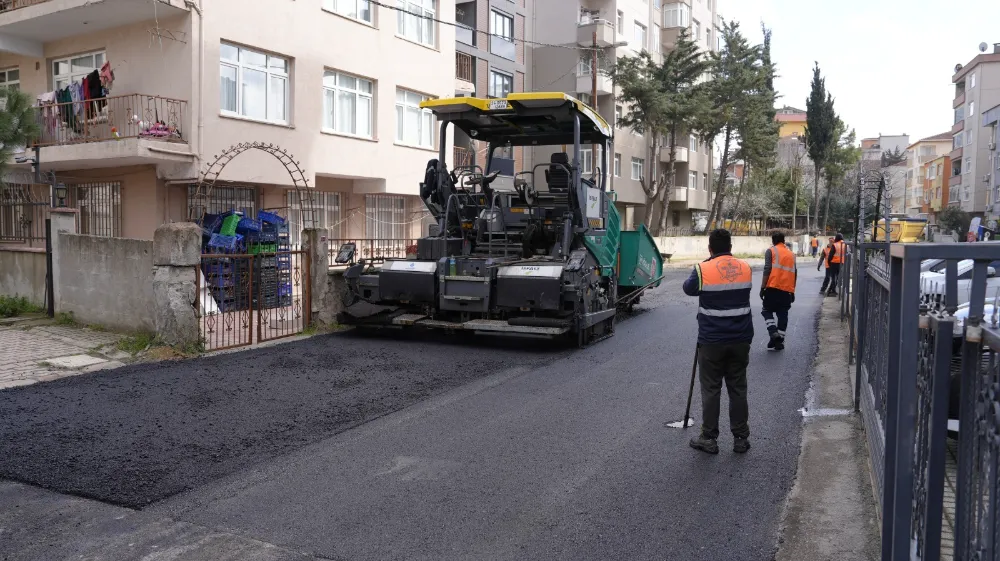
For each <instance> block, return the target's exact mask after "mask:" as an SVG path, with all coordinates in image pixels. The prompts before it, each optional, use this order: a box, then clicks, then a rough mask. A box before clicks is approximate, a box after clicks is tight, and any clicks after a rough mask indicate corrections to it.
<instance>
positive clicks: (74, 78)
mask: <svg viewBox="0 0 1000 561" xmlns="http://www.w3.org/2000/svg"><path fill="white" fill-rule="evenodd" d="M106 59H107V56H106V55H105V54H104V51H99V52H94V53H88V54H85V55H77V56H73V57H66V58H60V59H56V60H53V61H52V85H53V86H54V87H55V89H57V90H61V89H63V88H65V87H66V86H68V85H70V84H72V83H73V82H79V81H81V80H83V79H84V78H85V77H86V76H87V75H88V74H90V73H91V72H93V71H95V70H100V69H101V66H104V61H105V60H106Z"/></svg>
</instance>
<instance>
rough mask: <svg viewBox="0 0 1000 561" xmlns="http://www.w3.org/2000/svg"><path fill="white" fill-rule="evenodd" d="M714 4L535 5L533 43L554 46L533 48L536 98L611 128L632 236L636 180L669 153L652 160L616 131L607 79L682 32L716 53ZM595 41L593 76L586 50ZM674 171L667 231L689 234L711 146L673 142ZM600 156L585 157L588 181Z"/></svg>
mask: <svg viewBox="0 0 1000 561" xmlns="http://www.w3.org/2000/svg"><path fill="white" fill-rule="evenodd" d="M717 4H718V0H679V1H676V2H665V1H662V0H559V1H558V2H556V1H549V2H537V3H536V4H535V9H534V12H533V18H534V21H535V24H534V29H535V36H534V39H535V41H538V42H541V43H546V44H550V45H556V46H537V47H535V48H534V49H532V51H533V59H532V64H531V70H530V72H529V73H530V74H532V75H533V80H534V84H533V87H534V89H535V90H536V91H563V92H567V93H569V94H571V95H574V96H576V97H577V98H579V99H581V100H583V101H584V102H586V103H588V104H590V105H591V106H593V107H594V108H596V109H597V110H598V112H599V113H600V114H601V116H602V117H604V119H605V120H607V121H608V122H609V123H612V124H613V125H614V128H615V140H614V145H613V146H614V152H613V154H610V157H609V158H607V160H608V163H607V166H606V167H607V168H608V169H606V170H602V171H603V172H604V173H610V176H609V178H608V179H609V181H610V185H611V186H612V188H613V189H614V191H615V192H616V193H617V202H616V205H617V207H618V210H619V212H620V213H621V215H622V222H623V224H624V227H626V228H628V229H632V228H634V227H635V226H636V225H637V224H640V223H642V221H643V220H644V219H645V216H646V212H647V209H646V205H645V203H646V198H645V194H644V192H643V190H642V187H641V185H640V182H639V179H640V178H641V177H647V176H648V171H649V166H658V167H660V168H662V167H664V166H665V165H666V163H667V162H668V161H669V153H670V151H669V147H668V146H667V147H664V148H663V149H662V150H661V151H660V153H659V154H650V146H651V139H650V138H649V137H648V135H646V136H643V135H638V134H636V133H634V132H633V131H631V130H629V129H625V128H622V126H621V125H620V121H621V117H622V115H623V114H624V112H625V111H626V108H625V107H622V105H621V104H620V103H618V102H617V101H616V98H617V94H618V93H620V92H619V90H618V89H616V87H615V85H614V84H613V83H612V80H611V79H610V77H609V70H610V68H612V67H613V66H614V63H615V61H616V60H617V59H618V58H619V57H624V56H636V55H637V54H638V53H639V52H641V51H643V50H645V51H647V52H649V53H650V54H651V55H652V56H653V58H654V59H656V60H657V61H660V60H662V56H663V55H664V53H666V52H669V50H670V49H672V48H673V47H674V46H675V45H676V40H677V36H678V34H679V32H680V30H681V29H684V28H687V29H689V31H690V33H691V36H692V37H693V38H695V39H696V40H697V41H698V44H699V46H700V47H701V48H702V49H703V50H705V51H717V50H718V48H719V25H718V21H719V18H718V6H717ZM595 36H596V41H597V46H598V47H599V48H600V51H599V52H598V62H597V68H594V64H593V60H592V51H591V50H588V49H587V47H591V46H592V45H593V43H594V40H595V39H594V38H595ZM595 72H596V74H597V79H596V82H597V98H596V99H593V98H592V97H593V91H592V90H593V81H594V79H593V78H594V77H593V73H595ZM676 148H677V150H676V154H677V167H676V169H675V177H674V189H673V191H672V192H671V193H670V214H671V216H670V218H669V219H668V221H667V226H668V227H670V228H676V229H677V231H685V230H690V228H691V227H692V225H693V224H694V220H693V219H692V216H693V215H696V214H698V213H701V212H705V211H707V210H708V209H709V207H710V203H711V185H712V181H713V177H712V176H713V169H714V167H715V166H714V163H713V158H714V156H713V151H712V145H711V143H704V142H701V141H700V140H699V139H698V138H696V137H695V136H692V135H688V134H687V133H686V132H685V134H684V135H682V136H681V137H679V138H678V139H677V147H676ZM534 152H535V153H534V161H535V162H544V161H548V158H549V156H550V152H551V151H543V150H535V151H534ZM601 161H602V156H601V154H599V153H598V154H596V155H595V154H590V149H587V151H586V152H585V154H584V168H585V170H584V171H585V172H587V173H589V172H590V171H591V170H592V169H593V168H592V166H594V165H595V163H594V162H597V164H596V165H597V166H598V167H600V162H601Z"/></svg>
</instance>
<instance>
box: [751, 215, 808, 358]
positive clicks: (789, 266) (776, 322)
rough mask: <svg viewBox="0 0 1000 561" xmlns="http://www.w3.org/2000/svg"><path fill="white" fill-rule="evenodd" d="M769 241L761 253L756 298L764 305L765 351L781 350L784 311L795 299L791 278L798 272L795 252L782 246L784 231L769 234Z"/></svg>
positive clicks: (784, 318) (786, 325) (783, 244)
mask: <svg viewBox="0 0 1000 561" xmlns="http://www.w3.org/2000/svg"><path fill="white" fill-rule="evenodd" d="M771 243H772V244H774V245H772V246H771V247H770V248H768V250H767V251H765V252H764V278H763V279H762V280H761V283H760V299H761V300H763V301H764V305H763V309H762V310H761V312H760V313H761V315H763V316H764V324H765V325H767V333H768V334H769V335H770V336H771V340H770V341H769V342H768V343H767V350H769V351H781V350H784V348H785V329H787V328H788V310H790V309H791V307H792V302H795V281H796V280H798V274H799V272H798V268H797V267H796V265H795V254H794V253H792V250H790V249H788V247H787V246H786V245H785V234H782V233H780V232H776V233H774V234H771Z"/></svg>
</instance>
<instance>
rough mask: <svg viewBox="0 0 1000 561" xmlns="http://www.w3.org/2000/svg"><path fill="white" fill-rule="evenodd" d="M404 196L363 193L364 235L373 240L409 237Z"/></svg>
mask: <svg viewBox="0 0 1000 561" xmlns="http://www.w3.org/2000/svg"><path fill="white" fill-rule="evenodd" d="M406 222H407V220H406V198H405V197H401V196H396V195H365V237H366V238H368V239H373V240H400V239H406V238H409V237H410V236H409V231H410V230H409V226H410V225H409V224H407V223H406Z"/></svg>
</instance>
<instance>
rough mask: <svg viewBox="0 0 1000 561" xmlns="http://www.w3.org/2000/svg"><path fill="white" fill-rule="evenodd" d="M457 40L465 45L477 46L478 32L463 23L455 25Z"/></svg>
mask: <svg viewBox="0 0 1000 561" xmlns="http://www.w3.org/2000/svg"><path fill="white" fill-rule="evenodd" d="M455 40H456V41H458V42H459V43H462V44H463V45H469V46H473V47H474V46H476V32H475V31H473V30H472V29H470V28H468V27H465V26H464V25H462V24H458V25H456V26H455Z"/></svg>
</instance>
